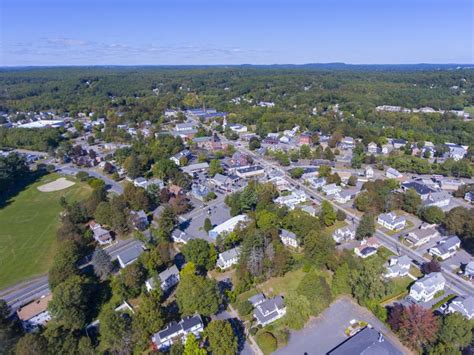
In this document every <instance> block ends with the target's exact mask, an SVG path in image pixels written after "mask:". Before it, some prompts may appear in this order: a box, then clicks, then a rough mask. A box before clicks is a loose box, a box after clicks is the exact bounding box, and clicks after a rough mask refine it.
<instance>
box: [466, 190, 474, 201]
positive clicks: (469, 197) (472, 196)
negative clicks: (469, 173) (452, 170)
mask: <svg viewBox="0 0 474 355" xmlns="http://www.w3.org/2000/svg"><path fill="white" fill-rule="evenodd" d="M464 199H465V200H466V201H467V202H471V203H472V202H474V191H469V192H466V194H465V195H464Z"/></svg>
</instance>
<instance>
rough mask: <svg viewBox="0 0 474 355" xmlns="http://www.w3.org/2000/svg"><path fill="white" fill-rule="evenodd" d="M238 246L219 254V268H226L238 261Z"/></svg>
mask: <svg viewBox="0 0 474 355" xmlns="http://www.w3.org/2000/svg"><path fill="white" fill-rule="evenodd" d="M239 257H240V248H239V247H235V248H232V249H229V250H226V251H224V252H222V253H220V254H219V257H218V259H217V266H218V267H220V268H221V269H223V270H224V269H227V268H229V267H231V266H232V265H235V264H237V263H238V262H239Z"/></svg>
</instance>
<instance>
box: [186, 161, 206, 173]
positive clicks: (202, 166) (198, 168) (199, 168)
mask: <svg viewBox="0 0 474 355" xmlns="http://www.w3.org/2000/svg"><path fill="white" fill-rule="evenodd" d="M207 169H209V163H207V162H204V163H196V164H191V165H187V166H183V167H182V168H181V170H182V171H183V173H186V174H189V175H193V173H198V172H203V171H206V170H207Z"/></svg>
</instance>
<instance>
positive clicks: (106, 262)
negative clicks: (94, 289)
mask: <svg viewBox="0 0 474 355" xmlns="http://www.w3.org/2000/svg"><path fill="white" fill-rule="evenodd" d="M92 266H93V267H94V272H95V274H96V275H97V276H98V277H99V278H100V279H105V278H107V276H109V274H110V273H111V272H112V271H113V269H114V266H113V264H112V260H111V259H110V255H109V254H107V253H106V252H105V250H104V249H101V248H96V249H95V250H94V253H93V254H92Z"/></svg>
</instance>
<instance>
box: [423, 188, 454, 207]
mask: <svg viewBox="0 0 474 355" xmlns="http://www.w3.org/2000/svg"><path fill="white" fill-rule="evenodd" d="M450 203H451V195H450V194H449V193H447V192H446V191H436V192H432V193H430V194H429V195H428V197H427V198H426V199H425V201H424V203H423V205H424V206H425V207H431V206H436V207H439V208H442V207H446V206H449V204H450Z"/></svg>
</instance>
